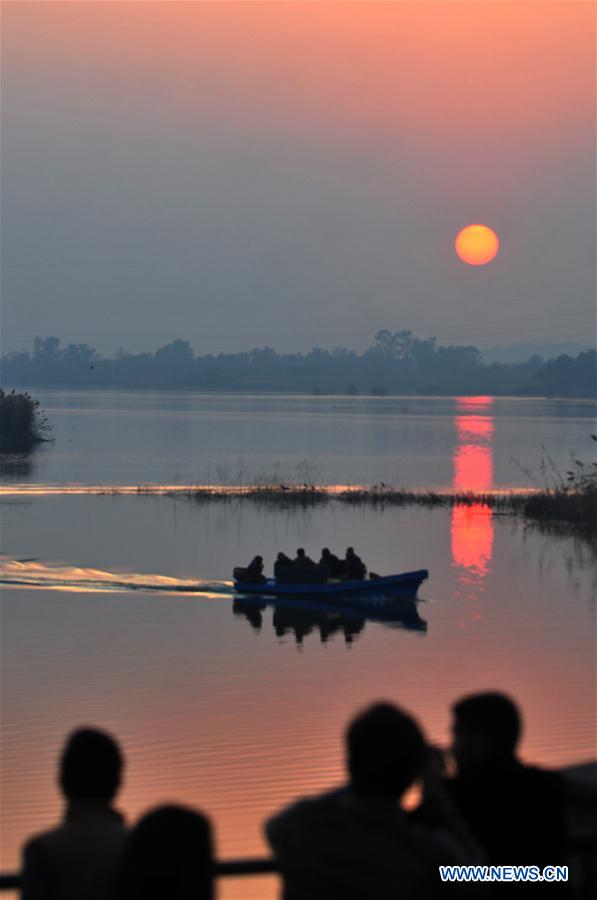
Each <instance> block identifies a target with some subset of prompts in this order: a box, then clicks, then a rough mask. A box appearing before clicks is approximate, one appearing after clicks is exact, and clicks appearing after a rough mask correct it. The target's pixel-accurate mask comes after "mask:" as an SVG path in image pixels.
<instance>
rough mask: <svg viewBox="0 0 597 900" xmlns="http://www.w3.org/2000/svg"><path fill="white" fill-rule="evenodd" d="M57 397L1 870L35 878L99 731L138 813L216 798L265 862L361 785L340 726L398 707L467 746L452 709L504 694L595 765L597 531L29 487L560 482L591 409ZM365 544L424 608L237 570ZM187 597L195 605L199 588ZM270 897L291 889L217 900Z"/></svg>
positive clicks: (414, 513) (16, 576) (211, 808)
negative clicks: (473, 695) (280, 603)
mask: <svg viewBox="0 0 597 900" xmlns="http://www.w3.org/2000/svg"><path fill="white" fill-rule="evenodd" d="M43 400H44V404H45V406H46V409H47V410H48V412H49V415H50V418H51V419H52V421H53V422H54V423H55V436H56V442H55V443H54V444H52V445H47V446H46V447H43V448H41V452H40V453H38V454H37V455H36V457H35V458H34V459H33V460H29V461H27V460H25V461H23V460H15V459H12V460H10V461H8V472H7V473H6V475H5V485H6V487H7V488H8V492H7V494H6V496H5V497H4V503H3V516H2V524H3V529H2V531H3V535H2V536H3V548H2V549H3V553H4V576H3V577H4V580H5V585H4V589H3V638H2V650H3V652H2V676H3V692H2V704H3V708H2V719H3V725H4V736H3V747H2V751H3V752H2V777H3V786H2V787H3V790H2V794H3V822H2V825H3V860H2V868H3V869H5V870H6V869H10V868H13V867H15V866H16V865H17V861H18V848H19V846H20V845H21V844H22V841H23V840H24V838H25V837H26V836H27V835H28V834H29V833H31V832H32V831H34V830H37V829H40V828H43V827H46V826H47V825H48V824H49V823H51V822H52V821H54V820H55V819H56V817H57V816H58V815H59V810H60V802H59V797H58V795H57V792H56V789H55V784H54V781H55V777H54V761H55V757H56V754H57V752H58V750H59V747H60V744H61V742H62V740H63V738H64V735H65V733H66V732H67V731H69V730H70V729H72V728H73V727H74V726H76V725H79V724H83V723H92V724H97V725H100V726H103V727H106V728H108V729H110V730H112V731H114V733H115V734H116V735H118V737H119V738H120V739H121V740H122V742H123V745H124V747H125V749H126V754H127V760H128V768H127V776H126V784H125V788H124V790H123V792H122V795H121V797H120V801H119V802H120V807H121V808H122V809H123V811H125V813H126V814H127V816H129V817H130V818H132V819H134V818H135V817H136V816H137V815H138V814H139V813H140V812H141V811H142V810H144V809H146V808H147V807H149V806H151V805H152V804H155V803H158V802H161V801H164V800H178V801H183V802H186V803H191V804H194V805H197V806H199V807H201V808H203V809H204V810H206V811H207V812H209V813H210V814H211V815H212V817H213V818H214V821H215V825H216V832H217V842H218V852H219V854H220V855H221V856H222V857H227V856H241V855H251V854H257V853H261V852H263V850H264V846H263V843H262V838H261V823H262V821H263V819H264V818H265V817H266V815H267V814H268V813H270V812H271V811H273V810H275V809H277V808H278V807H279V806H280V805H282V804H283V803H285V802H287V801H288V800H290V799H292V798H293V797H296V796H297V795H299V794H304V793H309V792H312V791H316V790H319V789H320V788H323V787H325V786H328V785H331V784H334V783H336V782H338V781H339V780H340V779H341V778H342V746H341V735H342V731H343V728H344V725H345V723H346V721H347V719H348V718H349V717H350V716H351V715H352V714H353V713H354V712H355V710H357V709H358V708H359V707H361V706H362V705H364V704H366V703H368V702H370V701H371V700H373V699H376V698H382V697H385V698H389V699H393V700H395V701H396V702H398V703H400V704H402V705H404V706H406V707H407V708H410V709H411V710H413V711H415V712H416V713H417V714H418V716H419V717H420V719H421V722H422V723H423V725H424V727H425V729H426V731H427V733H428V734H429V736H430V737H431V738H432V739H433V740H434V741H436V742H438V743H441V744H444V745H445V744H446V743H447V741H448V729H449V704H450V703H451V702H452V701H453V700H454V699H455V698H457V697H458V696H459V695H461V694H462V693H465V692H470V691H471V690H477V689H483V688H499V689H503V690H506V691H508V692H511V693H512V694H513V695H514V696H515V697H516V698H518V700H519V701H520V703H521V705H522V707H523V709H524V713H525V718H526V725H527V727H526V732H525V738H524V744H523V755H524V756H525V757H526V758H527V759H530V760H534V761H537V762H541V763H544V764H551V765H559V764H565V763H572V762H577V761H583V760H586V759H588V758H591V757H593V756H594V754H595V727H596V721H595V709H596V697H595V689H594V685H595V675H596V671H595V669H596V665H595V594H596V591H595V587H596V584H595V581H596V576H595V571H596V567H595V563H596V561H597V547H595V545H594V544H592V543H590V542H588V541H586V540H580V539H578V538H574V537H571V536H554V535H547V534H544V533H541V532H539V531H537V530H536V529H534V528H530V527H525V526H524V524H523V523H522V522H520V521H519V520H516V519H514V518H511V517H504V516H495V515H492V513H491V511H490V510H489V509H488V508H487V507H485V506H484V505H483V504H481V503H479V504H477V505H475V506H473V507H470V508H469V507H467V508H458V507H456V508H455V509H453V510H444V509H439V510H434V511H429V510H423V509H418V508H406V509H399V510H397V509H392V510H385V511H380V510H374V509H367V508H359V509H353V508H349V507H346V506H343V505H342V504H340V503H339V502H331V503H329V504H327V505H326V506H324V507H321V508H315V509H299V510H297V509H281V508H275V509H272V508H268V507H264V506H260V505H256V504H254V503H252V502H246V501H245V502H239V501H219V502H215V503H209V504H204V503H198V502H196V501H192V500H188V499H185V498H182V497H179V498H170V497H161V496H138V497H137V496H118V495H116V496H112V495H95V494H93V493H89V494H79V495H69V494H60V493H58V494H56V493H54V494H43V493H40V494H34V495H32V494H27V493H24V492H23V489H24V488H26V487H27V486H31V485H32V484H38V485H44V484H45V485H50V484H52V485H60V484H67V483H69V484H76V483H78V484H83V485H85V484H86V485H101V484H104V485H126V484H137V483H151V484H155V485H159V484H163V483H172V481H177V480H178V481H179V483H181V482H185V483H186V482H200V483H205V482H212V483H213V482H216V481H221V482H227V481H228V482H231V481H233V480H241V481H248V480H250V479H251V478H255V477H258V476H259V475H260V474H261V472H263V471H265V469H266V468H267V467H269V469H270V470H271V467H272V466H275V465H276V462H278V463H279V468H278V473H279V476H278V477H280V478H282V477H283V476H282V474H281V473H282V470H283V469H284V471H285V472H288V473H289V474H288V476H287V477H292V476H291V472H292V471H295V472H297V473H298V474H299V477H302V478H307V477H309V467H312V468H313V467H315V466H317V467H319V468H318V474H317V476H316V477H318V478H320V479H321V480H322V481H327V482H329V483H346V482H351V481H352V482H365V483H371V482H374V481H379V480H382V479H383V480H384V481H387V482H394V483H401V484H405V485H417V486H427V485H429V484H433V485H436V486H450V485H451V486H455V487H457V488H458V489H462V490H487V489H489V488H491V487H494V486H502V487H505V486H515V485H523V484H525V479H524V476H523V475H522V473H521V472H520V470H519V469H518V468H516V466H515V465H514V464H513V463H512V461H511V458H512V457H513V456H516V457H518V458H519V459H520V460H521V462H523V463H525V464H529V465H531V466H536V467H537V468H538V466H539V459H540V456H541V445H545V447H546V448H547V449H548V450H549V452H550V453H551V455H552V457H553V458H554V460H556V461H557V462H558V464H560V463H561V462H563V463H566V464H567V453H568V450H569V449H574V450H576V451H577V452H578V453H579V455H581V456H584V457H585V458H586V459H588V452H589V451H590V450H591V447H590V443H591V442H590V439H589V438H588V435H589V433H590V431H591V430H594V425H593V422H592V419H591V417H592V416H593V414H594V406H593V405H591V404H587V403H568V404H567V403H563V402H561V401H560V402H545V401H537V400H532V401H527V400H524V401H523V400H514V401H512V400H507V399H503V400H495V401H494V402H490V401H477V402H471V401H466V402H460V403H458V402H456V401H452V400H420V399H416V400H409V399H406V400H403V399H399V400H396V399H389V398H388V399H386V398H384V399H382V400H375V401H371V400H365V399H359V398H355V399H354V400H349V399H336V400H334V399H333V398H332V399H329V398H328V399H321V398H313V399H312V398H290V399H289V398H231V397H226V398H218V397H199V396H196V395H183V394H176V395H157V394H152V395H143V396H142V397H141V398H139V396H138V395H131V394H94V395H91V394H88V395H83V394H76V395H75V394H52V395H50V394H45V395H44V397H43ZM403 407H405V409H403ZM585 450H586V452H585ZM239 459H241V462H240V463H239ZM305 460H306V462H305ZM5 462H6V460H5ZM226 466H228V467H229V469H228V475H227V473H226V471H224V468H223V467H226ZM301 466H302V468H300V467H301ZM218 467H220V471H218ZM233 467H236V468H234V471H233ZM297 467H299V468H298V469H297ZM231 473H232V474H231ZM392 473H394V474H392ZM352 543H354V544H355V545H356V546H357V548H358V550H359V551H360V552H361V553H362V555H363V556H364V558H365V559H366V561H367V563H368V564H369V566H370V568H372V569H374V570H375V571H380V572H393V571H400V570H405V569H412V568H420V567H426V568H429V570H430V578H429V581H428V582H426V583H425V584H424V585H423V587H422V589H421V592H420V593H421V601H420V602H419V603H417V604H416V605H415V604H402V605H401V606H400V607H399V608H398V609H397V610H396V614H395V616H394V617H393V620H391V621H378V620H376V617H375V615H370V616H368V617H365V616H364V615H359V614H358V613H356V612H355V611H354V610H337V609H336V610H332V609H323V610H322V609H305V608H297V607H293V606H284V607H276V608H272V607H271V606H267V607H260V606H258V605H251V604H244V605H243V604H242V603H238V602H236V603H235V602H234V600H233V597H232V594H231V589H230V582H229V578H230V573H231V568H232V565H233V564H236V563H243V562H245V561H246V560H248V559H249V558H250V557H251V556H252V555H253V554H254V553H257V552H261V553H263V555H264V556H265V558H266V560H268V561H271V560H272V558H273V556H274V554H275V552H277V550H278V549H280V548H283V549H285V550H287V551H289V552H290V551H292V550H294V548H296V547H297V546H301V545H304V546H306V547H307V549H308V550H310V551H311V552H312V553H313V554H314V553H316V552H317V551H318V549H319V548H320V547H321V546H324V545H326V544H327V545H331V546H332V547H333V548H335V549H344V547H346V546H347V545H348V544H352ZM188 582H191V583H194V584H195V585H196V586H197V589H196V591H195V592H193V593H179V592H177V590H176V588H178V587H180V586H185V584H187V583H188ZM274 895H275V884H274V880H273V879H269V880H268V879H264V880H262V881H261V882H256V881H254V880H246V881H245V882H244V883H243V882H239V883H236V884H235V883H233V882H230V884H228V885H222V890H221V896H223V897H251V898H259V900H266V898H269V897H273V896H274Z"/></svg>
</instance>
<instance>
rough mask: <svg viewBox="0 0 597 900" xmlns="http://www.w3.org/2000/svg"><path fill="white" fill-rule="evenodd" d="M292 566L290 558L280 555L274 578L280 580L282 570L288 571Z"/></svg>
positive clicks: (283, 554) (276, 562)
mask: <svg viewBox="0 0 597 900" xmlns="http://www.w3.org/2000/svg"><path fill="white" fill-rule="evenodd" d="M292 564H293V563H292V560H291V559H290V557H289V556H286V554H285V553H282V552H280V553H278V555H277V556H276V561H275V563H274V578H278V576H279V575H280V570H284V569H288V568H289V567H290V566H292Z"/></svg>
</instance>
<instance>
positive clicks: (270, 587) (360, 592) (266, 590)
mask: <svg viewBox="0 0 597 900" xmlns="http://www.w3.org/2000/svg"><path fill="white" fill-rule="evenodd" d="M428 577H429V572H428V571H427V569H418V570H417V571H416V572H403V573H402V574H400V575H384V576H382V577H380V578H370V579H369V580H368V581H367V580H364V581H325V582H315V583H311V584H309V583H307V584H305V583H303V584H300V583H299V584H296V583H293V582H279V581H276V580H275V579H274V578H267V579H266V580H265V581H263V582H261V583H260V582H253V583H252V582H245V581H235V582H234V590H235V591H236V593H237V594H248V595H250V596H251V597H289V596H290V597H297V596H298V597H310V598H311V599H313V600H315V599H319V598H321V599H326V598H328V597H329V598H330V599H331V600H332V601H333V602H336V600H343V599H353V598H357V599H363V600H373V601H375V600H380V599H381V600H384V599H385V600H388V599H414V598H415V597H416V596H417V591H418V589H419V586H420V584H421V583H422V582H423V581H425V579H426V578H428Z"/></svg>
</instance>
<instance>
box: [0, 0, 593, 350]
mask: <svg viewBox="0 0 597 900" xmlns="http://www.w3.org/2000/svg"><path fill="white" fill-rule="evenodd" d="M595 12H596V5H595V3H593V2H591V0H587V2H585V0H578V2H577V0H564V2H559V0H546V2H544V0H491V2H485V0H442V2H435V0H397V2H379V3H378V2H375V0H366V2H359V0H357V2H349V0H344V2H325V0H324V2H302V0H298V2H276V0H270V2H252V0H248V2H240V3H237V2H227V0H222V2H176V0H174V2H167V0H163V2H149V0H146V2H142V0H140V2H84V0H80V2H60V0H57V2H54V0H43V2H26V0H25V2H19V0H13V2H6V3H3V8H2V20H3V22H2V195H3V199H2V239H3V251H2V262H3V266H2V335H3V350H4V351H5V352H7V351H12V350H15V349H17V348H21V347H30V346H31V344H32V341H33V339H34V337H36V336H38V335H39V336H46V335H57V336H58V337H61V338H62V339H63V341H65V342H86V343H89V344H91V345H92V346H95V347H96V348H98V349H99V350H100V351H101V352H102V353H104V354H105V355H112V354H113V353H114V352H115V351H116V349H117V348H119V347H123V348H126V349H128V350H131V351H140V350H153V349H155V348H157V347H158V346H160V345H163V344H165V343H167V342H168V341H170V340H173V339H174V338H177V337H182V338H184V339H187V340H189V341H190V342H191V344H192V345H193V347H194V348H195V350H196V351H197V352H199V353H207V352H212V353H218V352H236V351H240V350H250V349H251V348H253V347H256V346H265V345H269V346H273V347H275V348H276V349H278V350H280V351H289V350H308V349H310V348H311V347H313V346H320V347H334V346H336V345H343V346H348V347H353V348H355V349H358V350H361V349H364V348H365V347H367V346H369V345H370V344H371V343H372V339H373V335H374V334H375V332H376V331H377V330H378V329H380V328H389V329H390V330H399V329H402V328H409V329H411V330H413V331H414V332H415V333H416V334H417V335H419V336H425V337H426V336H431V335H433V336H436V337H437V338H438V339H439V340H440V341H441V342H442V343H464V344H469V343H474V344H477V345H478V346H481V347H483V346H496V345H507V344H512V343H517V342H523V341H524V342H528V341H531V342H532V341H538V342H540V341H558V340H566V341H567V340H570V341H579V342H582V343H587V342H591V341H592V340H594V339H595V81H594V72H595ZM477 222H480V223H484V224H486V225H489V226H491V227H492V228H493V229H495V231H496V232H497V234H498V235H499V238H500V252H499V254H498V256H497V257H496V258H495V260H494V261H493V262H491V263H489V264H488V265H486V266H467V265H466V264H465V263H463V262H462V261H460V260H459V259H458V258H457V256H456V255H455V253H454V247H453V242H454V238H455V236H456V234H457V232H458V231H459V230H460V229H461V228H462V227H463V226H465V225H468V224H471V223H477Z"/></svg>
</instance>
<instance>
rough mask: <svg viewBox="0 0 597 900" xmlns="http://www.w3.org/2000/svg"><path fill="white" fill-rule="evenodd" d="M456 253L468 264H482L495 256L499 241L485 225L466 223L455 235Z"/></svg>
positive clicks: (493, 232)
mask: <svg viewBox="0 0 597 900" xmlns="http://www.w3.org/2000/svg"><path fill="white" fill-rule="evenodd" d="M454 247H455V249H456V253H457V254H458V256H459V257H460V259H461V260H462V261H463V262H465V263H468V264H469V266H484V265H485V264H486V263H488V262H491V260H492V259H493V258H494V257H495V256H496V254H497V252H498V250H499V247H500V242H499V238H498V236H497V234H496V233H495V231H493V229H491V228H488V227H487V225H467V227H466V228H463V229H462V230H461V231H459V232H458V234H457V235H456V240H455V241H454Z"/></svg>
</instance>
